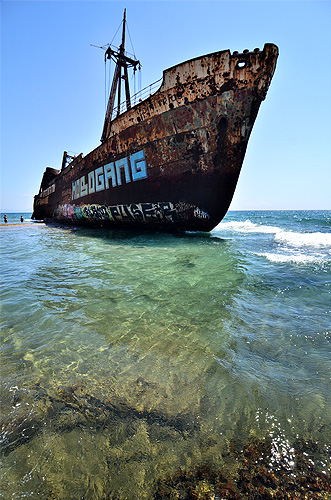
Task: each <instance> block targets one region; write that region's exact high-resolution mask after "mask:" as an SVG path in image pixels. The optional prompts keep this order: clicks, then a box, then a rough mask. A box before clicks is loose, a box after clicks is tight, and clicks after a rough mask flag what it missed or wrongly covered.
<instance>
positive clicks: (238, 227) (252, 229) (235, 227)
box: [213, 220, 281, 234]
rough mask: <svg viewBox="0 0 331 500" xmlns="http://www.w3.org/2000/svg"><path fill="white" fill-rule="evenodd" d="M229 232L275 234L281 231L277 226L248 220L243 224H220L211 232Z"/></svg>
mask: <svg viewBox="0 0 331 500" xmlns="http://www.w3.org/2000/svg"><path fill="white" fill-rule="evenodd" d="M224 229H226V230H230V231H238V232H240V233H269V234H270V233H271V234H272V233H277V232H278V231H281V229H280V228H279V227H277V226H265V225H262V224H261V225H260V224H254V222H251V221H249V220H246V221H245V222H235V221H233V222H221V223H220V224H218V226H216V228H215V229H214V230H213V231H222V230H224Z"/></svg>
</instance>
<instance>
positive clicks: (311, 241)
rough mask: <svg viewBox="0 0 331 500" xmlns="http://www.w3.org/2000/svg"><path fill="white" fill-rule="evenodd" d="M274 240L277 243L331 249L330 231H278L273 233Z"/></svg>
mask: <svg viewBox="0 0 331 500" xmlns="http://www.w3.org/2000/svg"><path fill="white" fill-rule="evenodd" d="M275 241H277V242H278V243H286V244H287V245H290V246H293V247H315V248H319V247H330V249H331V233H297V232H290V231H279V232H278V233H276V235H275Z"/></svg>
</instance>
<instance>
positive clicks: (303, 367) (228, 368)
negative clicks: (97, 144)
mask: <svg viewBox="0 0 331 500" xmlns="http://www.w3.org/2000/svg"><path fill="white" fill-rule="evenodd" d="M20 215H23V217H24V219H25V220H24V222H23V223H20V221H19V218H20ZM7 216H8V223H7V224H4V223H3V222H2V221H3V214H1V227H0V234H1V297H2V309H1V402H0V408H1V450H2V472H1V484H0V492H1V493H0V498H3V499H5V500H9V499H15V500H16V499H23V498H24V499H25V498H32V499H42V500H79V499H85V500H92V499H93V500H109V499H112V500H152V499H159V500H160V499H162V500H164V499H175V498H177V499H200V498H201V499H214V500H217V499H218V500H220V499H223V498H236V499H237V498H250V499H253V498H254V499H255V498H256V499H259V498H261V499H264V498H291V499H294V498H307V499H308V498H331V496H330V495H331V493H330V463H331V459H330V454H331V212H330V211H267V212H262V211H254V212H248V211H245V212H229V213H228V214H227V216H226V217H225V219H224V220H223V221H222V222H221V223H220V224H219V225H218V227H217V228H216V229H214V230H213V231H212V232H210V233H185V234H162V233H135V232H125V231H111V230H105V229H103V230H102V229H100V230H99V229H96V230H92V229H86V228H79V227H59V226H52V225H45V224H38V223H33V222H32V221H31V220H30V217H31V214H7ZM328 488H329V489H328ZM285 492H287V493H285ZM288 492H290V493H288ZM285 494H287V495H290V496H285ZM268 495H269V496H268ZM277 495H278V496H277ZM281 495H283V496H281ZM291 495H292V496H291ZM300 495H301V496H300ZM304 495H306V496H304ZM313 495H315V496H313ZM319 495H321V496H319Z"/></svg>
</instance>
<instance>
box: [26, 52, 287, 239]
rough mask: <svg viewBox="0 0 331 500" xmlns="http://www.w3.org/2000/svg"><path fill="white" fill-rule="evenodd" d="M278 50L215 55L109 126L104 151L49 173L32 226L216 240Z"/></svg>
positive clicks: (180, 71) (181, 71)
mask: <svg viewBox="0 0 331 500" xmlns="http://www.w3.org/2000/svg"><path fill="white" fill-rule="evenodd" d="M277 57H278V48H277V47H276V46H275V45H273V44H265V46H264V48H263V50H259V49H255V50H254V51H252V52H249V51H247V50H246V51H244V52H243V53H237V52H234V53H232V54H231V52H230V51H229V50H224V51H221V52H216V53H212V54H208V55H205V56H202V57H198V58H195V59H192V60H189V61H186V62H184V63H182V64H179V65H177V66H174V67H172V68H170V69H168V70H165V71H164V73H163V79H162V83H161V85H160V86H159V88H158V90H156V92H154V93H153V94H151V95H149V96H148V97H147V98H146V99H144V100H142V101H141V102H138V104H136V105H134V106H132V107H130V109H127V110H126V111H125V112H123V113H122V114H118V116H117V117H115V118H114V119H112V120H110V119H109V120H108V121H106V122H105V126H104V132H103V138H102V144H100V145H99V146H98V147H96V148H95V149H94V150H93V151H91V152H90V153H89V154H87V155H86V156H83V155H82V154H80V155H79V156H77V157H75V158H73V159H72V161H71V162H70V163H69V164H68V165H63V168H62V169H61V170H55V169H52V168H47V169H46V171H45V172H44V176H43V179H42V182H41V186H40V190H39V193H38V195H36V196H35V200H34V214H33V217H34V218H35V219H38V220H45V219H46V220H51V221H55V222H61V223H72V224H81V225H88V226H101V227H111V228H116V227H117V228H123V227H128V228H138V229H147V228H150V229H161V230H163V229H165V230H188V231H210V230H211V229H213V228H214V227H215V226H216V225H217V224H218V223H219V222H220V221H221V220H222V218H223V217H224V215H225V214H226V212H227V210H228V208H229V205H230V203H231V200H232V197H233V194H234V191H235V188H236V185H237V181H238V178H239V174H240V170H241V167H242V164H243V161H244V157H245V152H246V148H247V144H248V140H249V137H250V134H251V131H252V127H253V125H254V122H255V119H256V117H257V114H258V110H259V107H260V104H261V102H262V101H263V100H264V99H265V97H266V93H267V91H268V88H269V85H270V82H271V79H272V76H273V74H274V71H275V66H276V61H277Z"/></svg>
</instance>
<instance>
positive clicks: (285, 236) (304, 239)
mask: <svg viewBox="0 0 331 500" xmlns="http://www.w3.org/2000/svg"><path fill="white" fill-rule="evenodd" d="M228 230H230V231H236V232H240V233H264V234H274V235H275V237H274V238H275V241H276V242H277V243H282V244H286V245H287V246H290V247H294V248H301V247H313V248H323V249H325V248H329V249H330V252H331V233H322V232H315V233H300V232H296V231H285V230H284V229H282V228H280V227H277V226H267V225H264V224H261V225H260V224H254V223H253V222H250V221H249V220H246V221H245V222H235V221H233V222H221V223H220V224H218V226H217V227H216V228H215V229H214V231H215V232H216V236H218V235H219V233H220V232H223V231H228Z"/></svg>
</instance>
